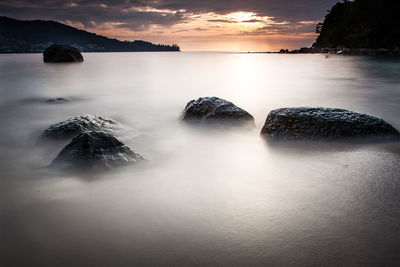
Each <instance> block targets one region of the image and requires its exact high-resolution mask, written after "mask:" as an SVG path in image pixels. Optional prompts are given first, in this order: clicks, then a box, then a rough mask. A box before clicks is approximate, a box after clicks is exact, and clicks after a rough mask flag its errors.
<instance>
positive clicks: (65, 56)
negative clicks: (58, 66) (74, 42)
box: [43, 44, 83, 63]
mask: <svg viewBox="0 0 400 267" xmlns="http://www.w3.org/2000/svg"><path fill="white" fill-rule="evenodd" d="M43 61H44V62H48V63H58V62H82V61H83V56H82V54H81V52H80V51H79V50H78V49H77V48H75V47H73V46H70V45H58V44H53V45H51V46H49V47H48V48H46V50H44V52H43Z"/></svg>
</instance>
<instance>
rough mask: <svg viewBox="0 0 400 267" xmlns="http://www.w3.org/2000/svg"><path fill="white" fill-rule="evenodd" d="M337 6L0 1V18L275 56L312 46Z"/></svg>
mask: <svg viewBox="0 0 400 267" xmlns="http://www.w3.org/2000/svg"><path fill="white" fill-rule="evenodd" d="M337 1H338V0H247V1H245V0H241V1H240V0H219V1H216V0H202V1H194V0H193V1H191V0H153V1H145V0H115V1H108V0H104V1H95V0H70V1H65V0H1V1H0V15H1V16H8V17H12V18H17V19H24V20H31V19H44V20H55V21H59V22H62V23H65V24H68V25H71V26H74V27H77V28H79V29H84V30H87V31H90V32H95V33H97V34H101V35H105V36H107V37H112V38H117V39H120V40H132V41H133V40H146V41H150V42H153V43H163V44H178V45H179V46H180V47H181V50H183V51H275V50H279V49H281V48H287V49H295V48H299V47H303V46H311V44H312V43H313V41H314V40H315V37H316V36H315V25H316V24H317V23H318V22H321V21H323V19H324V16H325V15H326V14H327V10H329V9H330V8H331V7H332V6H333V5H334V4H335V3H336V2H337Z"/></svg>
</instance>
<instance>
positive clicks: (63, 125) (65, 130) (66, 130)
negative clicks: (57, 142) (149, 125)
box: [40, 115, 119, 139]
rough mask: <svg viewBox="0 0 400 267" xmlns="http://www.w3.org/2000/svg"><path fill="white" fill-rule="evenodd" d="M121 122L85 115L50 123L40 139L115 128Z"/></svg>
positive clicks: (65, 136) (61, 137)
mask: <svg viewBox="0 0 400 267" xmlns="http://www.w3.org/2000/svg"><path fill="white" fill-rule="evenodd" d="M118 125H119V123H118V122H117V121H115V120H113V119H109V118H106V117H102V116H94V115H85V116H78V117H74V118H71V119H68V120H66V121H63V122H59V123H56V124H52V125H50V126H49V127H48V128H47V129H46V130H44V131H43V132H42V134H41V135H40V139H46V138H49V139H68V138H72V137H75V136H77V135H78V134H80V133H83V132H86V131H105V132H109V131H112V130H114V129H115V128H116V127H117V126H118Z"/></svg>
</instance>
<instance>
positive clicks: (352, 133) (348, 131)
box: [261, 107, 400, 141]
mask: <svg viewBox="0 0 400 267" xmlns="http://www.w3.org/2000/svg"><path fill="white" fill-rule="evenodd" d="M261 135H263V136H265V137H268V138H271V139H287V140H298V139H303V140H314V139H328V140H329V139H333V140H334V139H344V138H353V139H356V138H367V139H371V140H382V141H383V140H400V134H399V132H398V131H397V130H396V129H395V128H393V127H392V126H391V125H390V124H388V123H387V122H385V121H384V120H382V119H379V118H376V117H372V116H369V115H366V114H360V113H356V112H352V111H348V110H344V109H336V108H309V107H301V108H281V109H276V110H273V111H271V112H270V113H269V114H268V116H267V119H266V121H265V124H264V127H263V128H262V130H261Z"/></svg>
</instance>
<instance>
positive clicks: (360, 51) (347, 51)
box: [278, 46, 400, 56]
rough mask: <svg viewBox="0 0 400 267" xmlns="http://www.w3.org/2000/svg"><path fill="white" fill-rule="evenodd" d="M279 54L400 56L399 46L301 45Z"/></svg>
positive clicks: (283, 50)
mask: <svg viewBox="0 0 400 267" xmlns="http://www.w3.org/2000/svg"><path fill="white" fill-rule="evenodd" d="M278 53H279V54H337V55H388V56H400V47H396V48H394V49H387V48H377V49H374V48H348V47H344V46H338V47H336V48H329V47H324V48H317V47H302V48H300V49H295V50H289V49H281V50H280V51H279V52H278Z"/></svg>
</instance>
